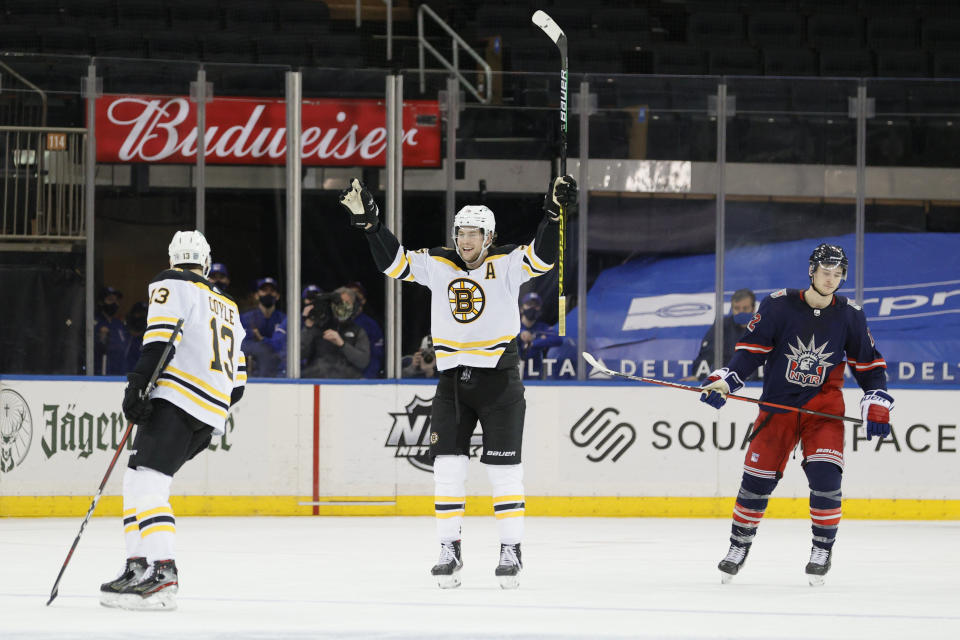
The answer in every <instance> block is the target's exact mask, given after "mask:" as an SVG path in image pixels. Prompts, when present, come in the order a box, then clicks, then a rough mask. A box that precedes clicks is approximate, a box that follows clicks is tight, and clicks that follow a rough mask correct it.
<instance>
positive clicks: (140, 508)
mask: <svg viewBox="0 0 960 640" xmlns="http://www.w3.org/2000/svg"><path fill="white" fill-rule="evenodd" d="M133 475H134V479H133V486H132V487H131V489H132V491H133V494H134V495H133V503H134V505H135V507H136V513H137V526H138V528H139V530H140V546H139V551H140V555H143V556H145V557H146V558H147V562H148V563H150V564H153V562H155V561H156V560H173V559H174V555H175V554H174V541H175V539H176V533H177V528H176V520H175V519H174V517H173V509H172V508H171V507H170V483H171V481H173V476H168V475H165V474H163V473H160V472H159V471H154V470H153V469H149V468H147V467H137V468H136V471H134V472H133Z"/></svg>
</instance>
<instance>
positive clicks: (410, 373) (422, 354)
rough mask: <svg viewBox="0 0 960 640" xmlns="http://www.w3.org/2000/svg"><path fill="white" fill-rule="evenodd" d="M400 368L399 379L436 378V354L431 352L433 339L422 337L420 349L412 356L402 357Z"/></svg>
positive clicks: (426, 336) (428, 336)
mask: <svg viewBox="0 0 960 640" xmlns="http://www.w3.org/2000/svg"><path fill="white" fill-rule="evenodd" d="M400 366H401V367H403V368H402V369H401V371H400V377H401V378H436V377H437V353H436V351H434V350H433V339H432V338H431V337H430V335H429V334H428V335H425V336H423V340H421V341H420V348H419V349H417V350H416V351H415V352H414V353H413V354H412V355H409V356H403V360H401V361H400Z"/></svg>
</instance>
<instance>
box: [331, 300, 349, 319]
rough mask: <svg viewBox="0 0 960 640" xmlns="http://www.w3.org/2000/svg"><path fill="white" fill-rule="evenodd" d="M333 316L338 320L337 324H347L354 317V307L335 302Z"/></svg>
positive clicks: (346, 303)
mask: <svg viewBox="0 0 960 640" xmlns="http://www.w3.org/2000/svg"><path fill="white" fill-rule="evenodd" d="M332 306H333V315H334V317H335V318H336V319H337V322H346V321H347V320H349V319H350V318H352V317H353V305H352V304H351V303H349V302H344V301H340V302H334V303H333V305H332Z"/></svg>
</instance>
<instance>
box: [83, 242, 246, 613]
mask: <svg viewBox="0 0 960 640" xmlns="http://www.w3.org/2000/svg"><path fill="white" fill-rule="evenodd" d="M169 254H170V269H168V270H166V271H162V272H161V273H160V274H159V275H158V276H157V277H155V278H154V279H153V281H152V282H151V283H150V285H149V287H148V293H149V301H150V302H149V307H148V311H147V329H146V332H145V333H144V334H143V351H142V353H141V355H140V360H139V361H138V362H137V364H136V366H135V367H134V369H133V371H131V372H130V373H128V374H127V388H126V391H125V392H124V396H123V413H124V415H125V416H126V417H127V419H128V420H129V421H130V422H132V423H134V424H136V425H137V434H136V437H135V439H134V441H133V453H132V454H131V455H130V460H129V462H128V463H127V470H126V473H125V474H124V476H123V532H124V538H125V540H126V547H127V559H126V563H125V565H124V568H123V570H122V571H121V573H120V575H119V576H118V577H117V578H115V579H114V580H111V581H110V582H106V583H104V584H103V585H102V586H101V587H100V602H101V604H103V605H105V606H108V607H121V608H124V609H153V610H170V609H175V608H176V593H177V588H178V581H177V566H176V563H175V562H174V560H175V554H174V538H175V534H176V521H175V520H174V517H173V509H171V508H170V502H169V499H170V483H171V481H172V480H173V475H174V474H175V473H177V471H178V470H179V469H180V467H182V466H183V464H184V463H185V462H186V461H187V460H190V459H191V458H193V457H194V456H196V455H197V454H198V453H200V452H201V451H203V450H204V449H206V448H207V445H209V444H210V441H211V439H212V437H213V436H214V435H222V434H223V432H224V425H225V423H226V419H227V412H228V411H229V409H230V407H231V406H233V405H234V404H235V403H236V402H237V401H238V400H239V399H240V397H241V396H242V395H243V389H244V384H245V383H246V379H247V373H246V362H245V359H244V356H243V352H242V351H241V350H240V343H241V342H243V338H244V331H243V326H242V325H241V324H240V311H239V310H238V309H237V305H236V303H235V302H234V301H233V300H232V299H230V298H228V297H227V296H226V295H224V294H223V293H221V292H220V290H219V289H217V288H216V287H215V286H214V285H212V284H211V283H210V282H208V281H207V279H206V276H207V274H208V272H209V270H210V245H208V244H207V241H206V239H205V238H204V237H203V234H202V233H200V232H199V231H178V232H177V233H176V234H175V235H174V236H173V241H172V242H171V243H170V247H169ZM179 320H183V321H184V322H183V329H182V333H181V334H180V336H178V337H177V338H176V339H175V342H174V349H173V350H172V351H171V354H170V356H168V360H167V363H166V366H165V368H164V369H163V372H162V373H161V374H160V377H159V379H158V380H157V386H156V387H155V388H154V390H153V391H152V392H151V393H150V394H149V396H147V397H144V396H143V391H144V388H145V386H146V384H147V381H148V379H149V378H150V376H151V374H152V373H153V371H154V370H155V369H156V367H157V365H158V364H159V363H160V362H159V361H160V358H161V357H162V354H163V348H164V346H165V345H166V343H167V342H169V340H170V337H171V335H172V332H173V330H174V329H175V328H176V324H177V322H178V321H179Z"/></svg>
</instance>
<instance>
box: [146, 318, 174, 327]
mask: <svg viewBox="0 0 960 640" xmlns="http://www.w3.org/2000/svg"><path fill="white" fill-rule="evenodd" d="M178 322H180V318H170V317H166V316H153V317H151V318H147V324H148V325H151V324H172V325H176V324H177V323H178Z"/></svg>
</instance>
